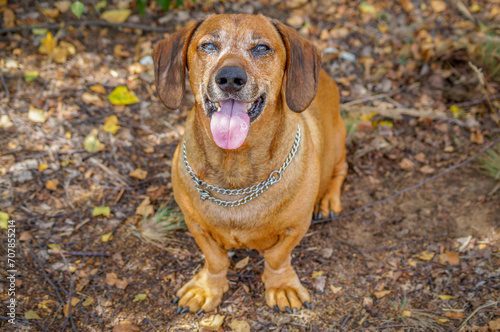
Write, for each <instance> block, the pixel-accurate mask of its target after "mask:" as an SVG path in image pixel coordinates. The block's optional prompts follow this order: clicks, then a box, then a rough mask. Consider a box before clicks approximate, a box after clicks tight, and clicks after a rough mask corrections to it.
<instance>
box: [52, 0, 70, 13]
mask: <svg viewBox="0 0 500 332" xmlns="http://www.w3.org/2000/svg"><path fill="white" fill-rule="evenodd" d="M54 6H55V7H56V8H57V9H59V11H60V12H61V13H63V14H64V13H66V12H67V11H68V10H69V9H70V8H71V1H69V0H64V1H57V2H56V3H54Z"/></svg>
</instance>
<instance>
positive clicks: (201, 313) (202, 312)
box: [196, 309, 205, 315]
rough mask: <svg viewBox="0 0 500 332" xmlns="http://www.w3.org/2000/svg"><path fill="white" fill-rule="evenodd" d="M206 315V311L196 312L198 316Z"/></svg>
mask: <svg viewBox="0 0 500 332" xmlns="http://www.w3.org/2000/svg"><path fill="white" fill-rule="evenodd" d="M204 313H205V310H203V309H200V310H198V311H197V312H196V314H197V315H203V314H204Z"/></svg>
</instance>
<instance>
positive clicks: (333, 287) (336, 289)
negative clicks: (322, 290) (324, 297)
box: [330, 285, 342, 294]
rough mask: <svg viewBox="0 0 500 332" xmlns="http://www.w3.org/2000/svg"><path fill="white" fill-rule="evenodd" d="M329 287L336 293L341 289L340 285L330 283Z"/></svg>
mask: <svg viewBox="0 0 500 332" xmlns="http://www.w3.org/2000/svg"><path fill="white" fill-rule="evenodd" d="M330 289H331V290H332V293H333V294H338V293H340V291H341V290H342V286H339V287H335V286H334V285H330Z"/></svg>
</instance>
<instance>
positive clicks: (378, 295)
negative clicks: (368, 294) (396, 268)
mask: <svg viewBox="0 0 500 332" xmlns="http://www.w3.org/2000/svg"><path fill="white" fill-rule="evenodd" d="M390 293H391V291H390V290H384V291H380V292H375V293H373V294H374V295H375V297H376V298H377V299H381V298H383V297H384V296H386V295H387V294H390Z"/></svg>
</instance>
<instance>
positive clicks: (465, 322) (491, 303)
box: [454, 301, 500, 332]
mask: <svg viewBox="0 0 500 332" xmlns="http://www.w3.org/2000/svg"><path fill="white" fill-rule="evenodd" d="M498 303H500V302H499V301H496V302H490V303H486V304H483V305H482V306H479V307H477V308H476V310H474V311H473V312H472V313H471V314H470V315H469V316H467V318H466V319H465V320H464V321H463V322H462V324H460V326H459V327H458V329H456V330H455V331H454V332H458V331H461V330H462V329H463V328H464V327H465V325H466V324H467V322H468V321H469V319H471V318H472V316H474V315H475V314H477V312H478V311H479V310H482V309H484V308H488V307H492V306H494V305H497V304H498Z"/></svg>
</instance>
